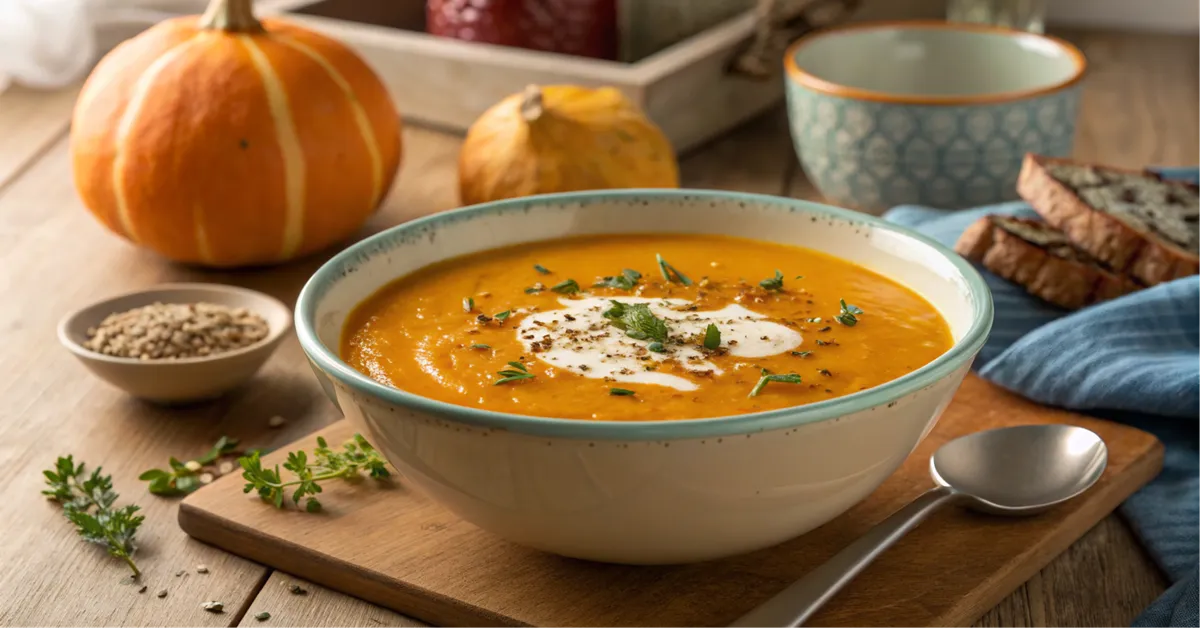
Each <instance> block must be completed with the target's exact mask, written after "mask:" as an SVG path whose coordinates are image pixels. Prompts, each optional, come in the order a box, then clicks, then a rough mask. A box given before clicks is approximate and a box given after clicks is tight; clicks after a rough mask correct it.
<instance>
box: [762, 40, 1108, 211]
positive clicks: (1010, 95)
mask: <svg viewBox="0 0 1200 628" xmlns="http://www.w3.org/2000/svg"><path fill="white" fill-rule="evenodd" d="M784 65H785V67H786V68H787V80H786V81H785V82H786V90H787V99H788V118H789V120H790V122H791V132H792V140H793V142H794V143H795V145H796V152H797V154H798V155H799V156H800V162H801V165H802V166H803V168H804V172H805V173H806V174H807V175H808V178H809V180H811V181H812V183H813V185H815V186H816V188H817V189H818V190H819V191H820V192H821V194H822V195H824V196H825V198H826V199H828V200H829V201H830V202H831V203H835V204H838V205H842V206H845V207H852V208H855V209H860V210H864V211H868V212H871V213H879V212H881V211H882V210H885V209H887V208H889V207H892V206H895V205H901V204H907V203H916V204H921V205H928V206H932V207H941V208H950V209H956V208H963V207H972V206H977V205H986V204H990V203H995V202H1000V201H1005V200H1011V199H1015V198H1016V196H1017V192H1016V182H1017V174H1018V173H1019V172H1020V170H1021V162H1022V159H1023V158H1024V156H1025V153H1037V154H1040V155H1047V156H1052V157H1066V156H1069V155H1070V154H1071V150H1072V145H1073V143H1074V137H1075V117H1076V113H1077V110H1078V108H1079V93H1080V81H1081V80H1082V78H1083V76H1084V73H1085V70H1086V67H1087V62H1086V61H1085V59H1084V56H1083V53H1082V52H1080V51H1079V49H1078V48H1076V47H1075V46H1072V45H1071V44H1069V43H1067V42H1065V41H1062V40H1060V39H1056V38H1054V37H1048V36H1045V35H1038V34H1034V33H1027V32H1023V31H1015V30H1009V29H1004V28H999V27H994V26H985V25H978V24H960V23H952V22H931V21H910V22H874V23H872V22H867V23H861V24H852V25H847V26H842V27H837V28H831V29H825V30H822V31H819V32H817V33H814V34H812V35H808V36H806V37H802V38H801V39H799V40H797V41H796V42H795V43H794V44H792V46H791V47H790V48H789V49H788V51H787V54H786V56H785V57H784Z"/></svg>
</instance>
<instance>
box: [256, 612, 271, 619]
mask: <svg viewBox="0 0 1200 628" xmlns="http://www.w3.org/2000/svg"><path fill="white" fill-rule="evenodd" d="M254 618H255V619H257V620H258V621H267V620H268V619H270V618H271V614H270V613H268V612H267V611H263V612H261V613H258V614H256V615H255V616H254Z"/></svg>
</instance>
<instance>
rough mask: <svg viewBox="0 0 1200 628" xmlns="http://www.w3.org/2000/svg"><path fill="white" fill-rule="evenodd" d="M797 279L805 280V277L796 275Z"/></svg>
mask: <svg viewBox="0 0 1200 628" xmlns="http://www.w3.org/2000/svg"><path fill="white" fill-rule="evenodd" d="M796 279H804V275H796Z"/></svg>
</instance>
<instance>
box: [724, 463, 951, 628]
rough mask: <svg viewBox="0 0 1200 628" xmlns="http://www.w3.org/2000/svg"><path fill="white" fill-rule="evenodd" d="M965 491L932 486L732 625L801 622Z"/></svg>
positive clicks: (794, 624) (785, 624)
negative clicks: (903, 537) (904, 537)
mask: <svg viewBox="0 0 1200 628" xmlns="http://www.w3.org/2000/svg"><path fill="white" fill-rule="evenodd" d="M961 496H962V494H961V493H959V492H958V491H955V490H954V489H951V488H948V487H945V486H939V487H937V488H933V489H930V490H928V491H926V492H925V493H923V494H922V495H921V496H920V497H917V498H916V499H914V500H913V501H911V502H909V503H908V505H906V506H905V507H903V508H901V509H900V510H897V511H896V512H894V513H892V514H891V516H889V517H888V518H887V519H884V520H883V521H882V522H880V523H879V525H877V526H875V527H874V528H871V530H870V531H869V532H867V533H866V534H865V535H863V536H862V537H861V538H859V539H858V540H856V541H854V542H853V543H851V544H850V545H847V546H846V548H845V549H843V550H842V551H840V552H838V553H837V554H836V555H834V557H833V558H831V559H829V561H828V562H826V563H825V564H823V565H821V566H819V567H817V568H816V569H813V570H812V571H810V572H808V573H807V574H805V575H804V577H803V578H801V579H799V580H797V581H796V582H794V583H792V584H791V586H789V587H788V588H786V589H784V590H783V591H781V592H780V593H779V594H778V595H776V596H775V597H773V598H771V599H769V600H767V601H766V602H763V603H762V605H760V606H759V607H758V608H755V609H754V610H752V611H750V612H749V613H746V614H745V615H742V616H741V617H739V618H738V619H737V620H735V621H734V622H733V623H732V624H729V625H730V626H800V625H803V624H804V622H805V621H806V620H808V618H809V617H811V616H812V614H813V613H815V612H816V611H817V609H819V608H821V606H823V605H824V604H825V602H827V601H829V598H831V597H833V595H834V594H835V593H837V592H838V591H840V590H841V589H842V587H843V586H845V585H846V583H848V582H850V580H852V579H853V578H854V577H855V576H857V575H858V574H859V572H861V571H862V570H863V569H864V568H866V566H867V565H869V564H871V561H873V560H875V557H876V556H879V555H880V554H882V553H883V551H884V550H886V549H887V548H889V547H891V546H892V545H893V544H895V542H896V541H898V540H900V537H902V536H904V535H905V534H906V533H908V531H909V530H912V529H913V528H915V527H917V524H919V523H921V522H922V521H924V520H925V519H926V518H927V517H928V516H929V515H930V514H932V513H933V512H934V511H935V510H937V509H938V508H940V507H941V506H943V505H944V504H946V503H948V502H950V501H954V500H956V499H958V498H959V497H961Z"/></svg>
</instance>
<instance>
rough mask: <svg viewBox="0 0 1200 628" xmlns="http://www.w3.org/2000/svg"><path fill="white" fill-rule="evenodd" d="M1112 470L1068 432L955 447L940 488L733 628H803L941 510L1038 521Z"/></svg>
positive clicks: (1025, 429) (1037, 430)
mask: <svg viewBox="0 0 1200 628" xmlns="http://www.w3.org/2000/svg"><path fill="white" fill-rule="evenodd" d="M1107 464H1108V448H1107V447H1106V446H1105V445H1104V441H1102V440H1100V437H1099V436H1097V435H1096V434H1094V433H1093V432H1091V431H1089V430H1086V429H1083V428H1082V427H1074V426H1070V425H1022V426H1017V427H1007V428H1001V429H996V430H988V431H985V432H977V433H975V434H970V435H967V436H963V437H961V438H957V439H955V440H952V441H950V442H949V443H946V444H945V445H942V447H941V448H940V449H938V450H937V452H936V453H935V454H934V455H933V458H931V459H930V460H929V471H930V473H931V474H932V475H933V481H934V482H935V483H936V484H937V486H936V487H935V488H932V489H930V490H929V491H926V492H925V493H924V494H922V495H921V496H920V497H917V498H916V499H914V500H913V501H912V502H910V503H909V504H908V505H907V506H905V507H903V508H901V509H900V510H898V511H896V512H895V513H893V514H892V515H891V516H889V517H888V518H887V519H885V520H884V521H883V522H882V523H880V524H879V525H877V526H875V527H874V528H872V529H871V531H870V532H868V533H867V534H866V535H865V536H863V537H862V538H859V539H858V540H856V541H854V542H853V543H851V544H850V545H849V546H847V547H846V548H845V549H843V550H842V551H840V552H838V553H837V555H835V556H834V557H833V558H831V559H830V560H829V561H828V562H826V563H825V564H823V565H821V566H820V567H817V568H816V569H814V570H812V571H810V572H808V574H806V575H805V576H804V577H803V578H801V579H800V580H798V581H796V582H795V583H793V584H792V585H791V586H789V587H788V588H786V589H784V590H783V591H782V592H780V593H779V594H778V595H776V596H775V597H773V598H771V599H769V600H767V601H766V602H764V603H763V604H762V605H761V606H759V607H758V608H756V609H754V610H752V611H750V612H749V613H747V614H745V615H743V616H741V617H739V618H738V619H737V620H736V621H734V622H733V623H732V624H730V625H731V626H800V625H803V623H804V622H805V621H806V620H807V619H808V618H809V617H811V616H812V614H813V613H815V612H816V611H817V609H819V608H821V606H822V605H824V604H825V602H827V601H828V600H829V599H830V598H831V597H833V595H834V594H835V593H837V592H838V591H840V590H841V588H842V587H843V586H845V585H846V583H848V582H850V580H852V579H853V578H854V577H855V576H857V575H858V574H859V572H861V571H862V570H863V569H864V568H866V566H867V565H869V564H870V563H871V561H872V560H874V559H875V557H876V556H879V555H880V554H882V553H883V551H884V550H886V549H887V548H889V547H891V546H892V545H893V544H894V543H895V542H896V541H898V540H900V537H902V536H904V535H905V534H906V533H907V532H908V531H909V530H912V529H913V528H915V527H917V524H919V523H921V522H922V521H924V520H925V519H926V518H927V517H928V516H929V515H930V514H932V513H933V512H934V511H935V510H937V509H938V508H941V507H942V506H944V505H946V504H949V503H963V504H965V505H967V506H969V507H971V508H973V509H975V510H979V511H982V512H986V513H990V514H997V515H1032V514H1035V513H1039V512H1042V511H1043V510H1046V509H1047V508H1050V507H1052V506H1055V505H1057V504H1061V503H1062V502H1064V501H1067V500H1068V499H1071V498H1072V497H1075V496H1076V495H1079V494H1080V493H1082V492H1084V491H1086V490H1087V489H1088V488H1089V487H1091V486H1092V485H1093V484H1095V483H1096V480H1098V479H1100V475H1101V474H1102V473H1103V472H1104V467H1105V466H1106V465H1107Z"/></svg>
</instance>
